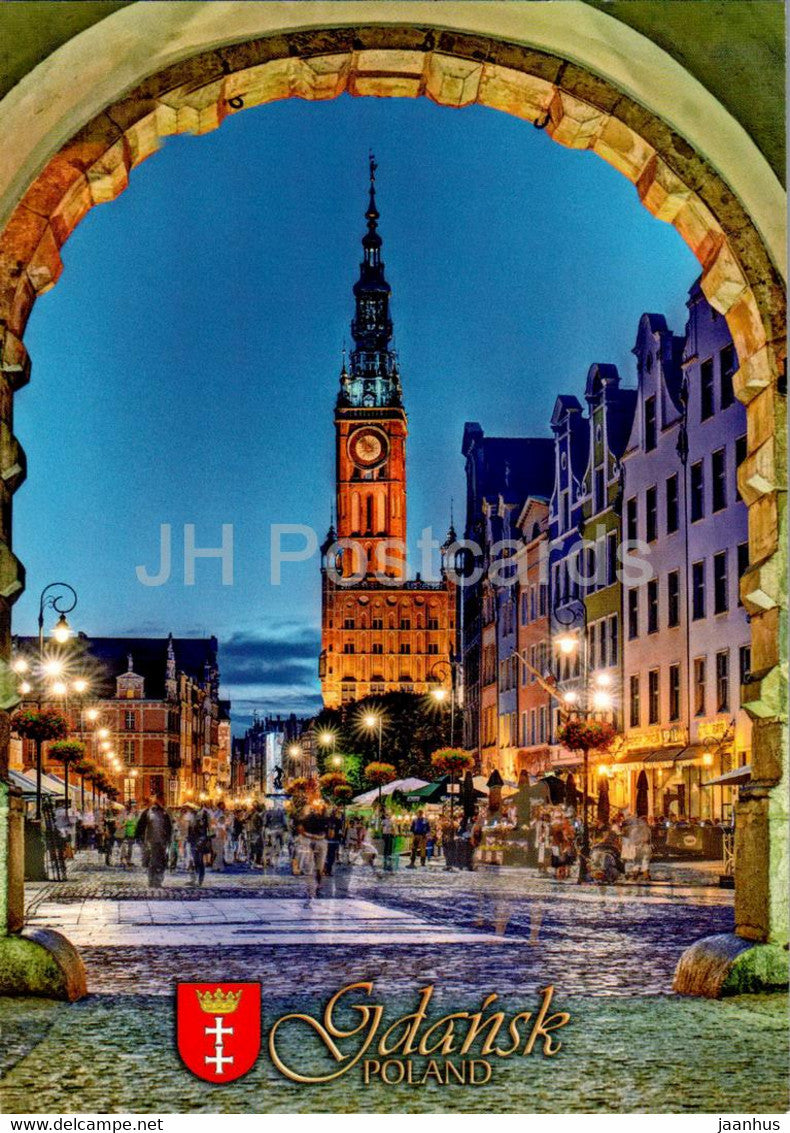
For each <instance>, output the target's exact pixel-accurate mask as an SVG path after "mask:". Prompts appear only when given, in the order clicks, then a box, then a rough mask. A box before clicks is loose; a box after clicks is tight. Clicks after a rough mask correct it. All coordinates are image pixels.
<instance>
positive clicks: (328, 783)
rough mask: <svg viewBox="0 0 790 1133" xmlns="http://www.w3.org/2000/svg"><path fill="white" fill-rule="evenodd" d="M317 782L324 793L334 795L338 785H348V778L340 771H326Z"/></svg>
mask: <svg viewBox="0 0 790 1133" xmlns="http://www.w3.org/2000/svg"><path fill="white" fill-rule="evenodd" d="M318 783H319V785H320V787H321V790H322V792H323V793H324V794H325V795H334V794H336V793H337V788H338V787H343V786H348V779H346V777H345V775H344V774H343V772H342V771H327V772H326V773H325V774H324V775H322V776H321V778H320V779H319V780H318Z"/></svg>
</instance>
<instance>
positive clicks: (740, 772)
mask: <svg viewBox="0 0 790 1133" xmlns="http://www.w3.org/2000/svg"><path fill="white" fill-rule="evenodd" d="M751 777H752V767H751V764H750V763H747V764H745V765H744V766H743V767H733V769H732V771H725V772H724V774H723V775H719V776H718V778H717V779H708V781H707V783H703V784H702V786H703V787H740V786H742V785H743V784H744V783H748V782H749V780H750V779H751Z"/></svg>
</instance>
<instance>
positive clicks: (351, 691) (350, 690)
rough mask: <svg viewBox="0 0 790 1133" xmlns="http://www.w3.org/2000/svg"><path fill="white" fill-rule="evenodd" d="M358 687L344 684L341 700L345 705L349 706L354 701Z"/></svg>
mask: <svg viewBox="0 0 790 1133" xmlns="http://www.w3.org/2000/svg"><path fill="white" fill-rule="evenodd" d="M356 687H357V686H356V685H354V684H344V685H341V686H340V699H341V700H342V702H343V704H349V703H350V702H351V701H352V700H353V699H354V695H355V693H356Z"/></svg>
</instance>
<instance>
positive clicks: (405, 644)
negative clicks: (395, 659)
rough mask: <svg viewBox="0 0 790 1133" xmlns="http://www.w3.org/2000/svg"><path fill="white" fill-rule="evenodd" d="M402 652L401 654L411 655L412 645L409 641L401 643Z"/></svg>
mask: <svg viewBox="0 0 790 1133" xmlns="http://www.w3.org/2000/svg"><path fill="white" fill-rule="evenodd" d="M400 651H401V653H403V654H405V653H411V645H410V643H409V642H408V641H402V642H401V643H400Z"/></svg>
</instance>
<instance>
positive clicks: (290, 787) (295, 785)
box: [285, 775, 316, 798]
mask: <svg viewBox="0 0 790 1133" xmlns="http://www.w3.org/2000/svg"><path fill="white" fill-rule="evenodd" d="M315 792H316V781H315V779H307V778H306V777H305V776H303V775H300V776H298V777H297V778H296V779H289V780H288V782H287V783H286V784H285V793H286V795H298V796H300V797H302V798H307V796H308V795H314V794H315Z"/></svg>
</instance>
